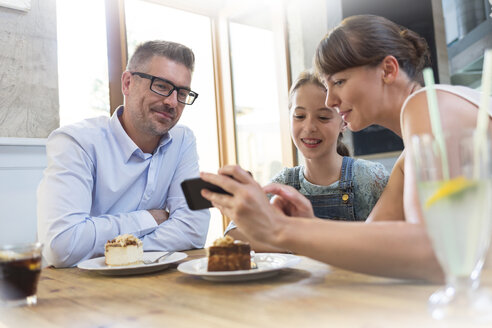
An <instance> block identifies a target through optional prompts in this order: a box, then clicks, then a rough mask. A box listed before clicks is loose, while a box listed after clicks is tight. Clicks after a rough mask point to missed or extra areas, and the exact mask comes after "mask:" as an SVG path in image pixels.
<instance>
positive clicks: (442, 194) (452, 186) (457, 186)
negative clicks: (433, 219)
mask: <svg viewBox="0 0 492 328" xmlns="http://www.w3.org/2000/svg"><path fill="white" fill-rule="evenodd" d="M475 185H476V183H475V182H472V181H470V180H469V179H466V178H465V177H463V176H460V177H457V178H454V179H451V180H448V181H445V182H444V183H443V184H442V185H441V187H440V188H439V189H437V191H436V192H435V193H434V194H433V195H432V196H430V197H429V198H428V199H427V201H426V202H425V208H429V207H431V206H432V205H434V203H436V202H438V201H439V200H441V199H443V198H446V197H449V196H452V195H456V194H458V193H460V192H462V191H464V190H466V189H468V188H471V187H474V186H475Z"/></svg>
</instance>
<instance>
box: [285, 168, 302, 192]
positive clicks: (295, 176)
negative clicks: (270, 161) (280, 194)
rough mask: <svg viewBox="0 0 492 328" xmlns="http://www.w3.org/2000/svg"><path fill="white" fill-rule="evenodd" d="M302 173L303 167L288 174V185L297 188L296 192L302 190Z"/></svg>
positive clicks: (293, 169)
mask: <svg viewBox="0 0 492 328" xmlns="http://www.w3.org/2000/svg"><path fill="white" fill-rule="evenodd" d="M300 172H301V166H296V167H293V168H292V170H289V172H288V174H287V181H286V184H287V185H289V186H292V187H294V188H296V190H301V182H300V180H299V173H300Z"/></svg>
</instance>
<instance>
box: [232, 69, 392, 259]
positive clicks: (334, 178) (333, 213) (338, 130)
mask: <svg viewBox="0 0 492 328" xmlns="http://www.w3.org/2000/svg"><path fill="white" fill-rule="evenodd" d="M325 99H326V88H325V87H324V85H323V84H322V83H321V81H320V80H319V78H318V77H317V75H315V74H314V73H312V72H309V71H305V72H302V73H301V74H300V75H299V77H298V78H297V80H296V81H295V82H294V83H293V84H292V87H291V89H290V92H289V112H290V127H291V137H292V140H293V142H294V144H295V145H296V147H297V149H298V150H299V151H300V152H301V153H302V155H303V156H304V158H305V163H306V164H305V165H300V166H296V167H293V168H284V169H283V170H282V171H281V172H279V173H278V174H277V175H276V176H275V177H274V178H273V180H272V181H273V182H276V183H281V184H285V185H289V186H291V187H293V188H294V189H296V190H298V191H299V192H300V193H301V194H302V195H304V196H305V197H306V198H307V199H309V201H310V202H311V205H312V207H313V211H314V216H316V217H318V218H322V219H333V220H346V221H365V220H366V219H367V217H368V215H369V213H370V212H371V210H372V208H373V207H374V205H375V204H376V202H377V200H378V199H379V196H380V195H381V193H382V191H383V189H384V187H385V186H386V183H387V182H388V173H387V171H386V169H385V168H384V166H383V165H381V164H379V163H375V162H371V161H366V160H362V159H353V158H351V157H349V151H348V149H347V147H346V146H345V144H344V143H343V142H342V138H343V134H342V132H343V130H344V129H345V124H344V122H343V120H342V117H341V116H340V115H339V114H338V113H337V112H336V110H335V109H332V108H328V107H326V105H325ZM225 233H226V234H228V235H230V236H232V237H234V238H235V239H240V240H248V238H247V237H246V236H244V235H243V234H242V233H241V231H240V229H237V228H236V226H235V224H234V222H231V224H230V225H229V226H228V228H227V229H226V232H225ZM250 243H251V244H252V247H253V249H254V250H256V251H280V250H279V249H274V248H272V247H269V246H268V245H264V244H258V243H255V241H250Z"/></svg>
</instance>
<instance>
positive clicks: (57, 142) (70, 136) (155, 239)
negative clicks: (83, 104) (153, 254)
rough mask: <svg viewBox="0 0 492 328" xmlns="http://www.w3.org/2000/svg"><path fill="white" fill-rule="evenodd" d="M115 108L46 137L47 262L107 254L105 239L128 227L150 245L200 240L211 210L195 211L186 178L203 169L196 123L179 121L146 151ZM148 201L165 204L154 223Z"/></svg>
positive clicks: (184, 245) (43, 225)
mask: <svg viewBox="0 0 492 328" xmlns="http://www.w3.org/2000/svg"><path fill="white" fill-rule="evenodd" d="M122 112H123V107H120V108H118V110H117V111H115V114H114V115H113V116H112V117H111V118H107V117H98V118H93V119H88V120H85V121H82V122H79V123H76V124H73V125H69V126H64V127H61V128H59V129H57V130H55V131H53V133H51V135H50V136H49V138H48V142H47V145H46V152H47V157H48V166H47V168H46V170H45V171H44V177H43V179H42V181H41V183H40V185H39V187H38V194H37V196H38V239H39V240H40V241H41V242H42V243H43V244H44V251H43V255H44V257H45V259H46V260H47V261H48V263H49V264H50V265H54V266H57V267H66V266H73V265H76V264H77V263H79V262H80V261H82V260H85V259H89V258H93V257H97V256H102V255H103V254H104V244H105V243H106V242H107V241H108V240H110V239H113V238H114V237H116V236H118V235H120V234H124V233H131V234H134V235H135V236H137V237H138V238H140V239H141V240H142V241H143V245H144V250H145V251H168V250H177V251H179V250H186V249H192V248H201V247H203V246H204V244H205V239H206V236H207V231H208V225H209V221H210V213H209V211H208V210H201V211H191V210H190V209H189V208H188V205H187V204H186V200H185V198H184V195H183V192H182V190H181V182H182V181H183V180H185V179H188V178H193V177H197V176H198V175H199V168H198V155H197V152H196V141H195V137H194V135H193V133H192V131H191V130H190V129H189V128H187V127H184V126H179V125H177V126H175V127H174V128H172V129H171V130H170V131H169V133H167V134H166V135H165V136H163V137H162V139H161V142H160V144H159V146H158V147H157V149H156V150H155V151H154V153H153V154H148V153H144V152H142V150H140V148H138V147H137V145H136V144H135V143H134V142H133V141H132V140H131V139H130V137H129V136H128V135H127V134H126V132H125V130H124V129H123V127H122V125H121V123H120V121H119V119H118V116H120V115H121V114H122ZM151 209H167V210H168V211H169V213H170V216H169V219H168V220H166V221H164V222H163V223H162V224H160V225H157V223H156V222H155V220H154V218H153V217H152V215H151V214H150V213H149V212H148V211H147V210H151Z"/></svg>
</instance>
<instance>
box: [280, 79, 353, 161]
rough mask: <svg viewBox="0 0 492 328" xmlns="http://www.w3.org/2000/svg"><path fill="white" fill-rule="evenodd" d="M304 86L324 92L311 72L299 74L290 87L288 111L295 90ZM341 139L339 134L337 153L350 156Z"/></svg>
mask: <svg viewBox="0 0 492 328" xmlns="http://www.w3.org/2000/svg"><path fill="white" fill-rule="evenodd" d="M306 84H313V85H315V86H317V87H320V88H321V89H323V90H325V92H326V88H325V86H324V85H323V83H321V81H320V79H319V76H318V75H317V74H315V73H314V72H312V71H304V72H301V73H300V74H299V76H298V77H297V79H296V80H295V81H294V83H292V86H291V87H290V90H289V109H290V108H291V107H292V98H293V97H294V94H295V92H296V90H297V89H299V88H300V87H301V86H303V85H306ZM342 139H343V133H342V132H340V133H339V134H338V138H337V153H338V154H339V155H341V156H350V151H349V150H348V148H347V146H346V145H345V144H344V143H343V142H342Z"/></svg>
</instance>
